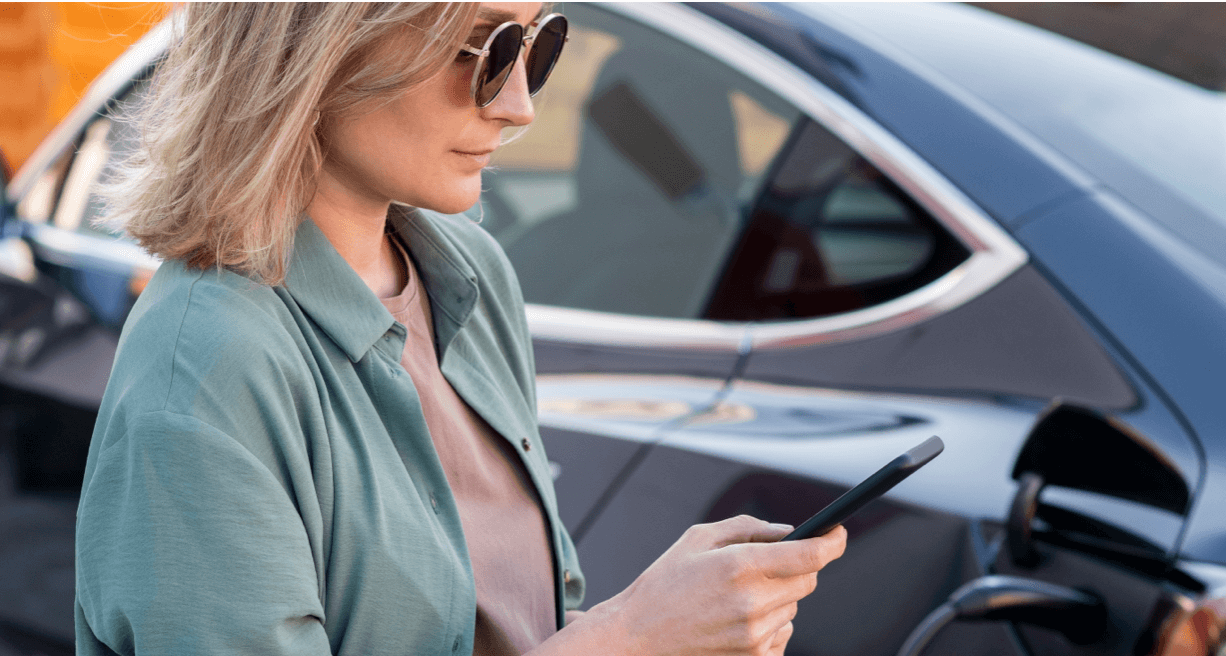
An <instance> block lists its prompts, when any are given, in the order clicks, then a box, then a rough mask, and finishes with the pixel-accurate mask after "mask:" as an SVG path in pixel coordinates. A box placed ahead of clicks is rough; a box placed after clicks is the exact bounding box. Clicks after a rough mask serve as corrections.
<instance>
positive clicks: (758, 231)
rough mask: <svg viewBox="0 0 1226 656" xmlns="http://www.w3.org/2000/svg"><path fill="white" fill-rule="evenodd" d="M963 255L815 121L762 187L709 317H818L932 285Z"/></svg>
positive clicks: (891, 185) (893, 187) (910, 202)
mask: <svg viewBox="0 0 1226 656" xmlns="http://www.w3.org/2000/svg"><path fill="white" fill-rule="evenodd" d="M968 255H969V253H968V252H967V250H966V249H965V247H963V246H962V245H961V244H960V243H958V241H957V240H955V239H954V238H953V237H952V236H951V235H949V233H948V232H946V231H945V230H944V229H943V228H942V227H941V226H940V225H939V224H938V223H937V222H936V221H935V220H934V219H933V218H932V217H931V216H930V215H929V214H928V213H927V212H925V211H924V210H923V209H922V208H921V207H920V206H919V205H918V204H916V203H915V202H914V201H913V200H911V198H910V197H908V196H907V195H906V194H904V193H903V192H902V191H901V190H900V189H899V188H898V187H897V186H896V185H895V184H894V183H893V182H891V181H890V179H889V178H887V177H885V176H884V175H883V174H882V173H881V172H880V171H879V170H877V168H876V167H874V166H873V165H872V164H870V163H869V162H868V161H867V160H865V159H864V158H863V157H861V156H860V155H859V154H857V153H856V152H855V151H854V150H852V149H851V148H850V147H848V146H847V145H846V144H844V143H843V142H842V141H840V140H839V139H838V138H837V137H835V136H834V135H833V134H831V133H830V132H829V131H827V130H826V129H825V128H823V127H821V126H820V125H818V124H817V123H814V122H812V121H805V122H804V123H803V124H802V125H800V126H799V127H798V128H797V130H796V133H795V136H794V137H793V139H792V140H791V142H790V145H789V147H788V149H787V154H786V155H785V156H784V157H783V158H782V159H781V160H780V163H779V165H778V167H777V169H776V171H775V173H774V174H773V175H772V176H771V178H770V182H769V184H767V185H766V187H765V189H764V190H763V192H762V195H761V198H760V200H759V202H758V203H757V205H756V207H755V209H754V212H753V215H752V220H751V221H750V222H749V225H748V226H747V227H746V229H745V232H744V235H743V236H742V238H741V241H740V243H739V245H738V247H737V250H736V252H735V253H734V254H733V256H732V257H731V259H730V261H729V264H728V267H727V269H726V271H725V272H724V275H723V277H722V279H721V281H720V283H719V286H718V288H717V290H716V293H715V294H714V295H713V297H712V300H711V304H710V307H709V308H708V310H707V317H708V318H711V319H727V320H743V321H752V320H768V319H785V318H799V317H816V316H823V315H829V314H837V313H840V312H847V311H851V310H856V309H859V308H863V307H867V306H870V305H875V304H877V303H881V302H884V301H888V300H890V299H893V298H897V297H898V296H901V295H903V294H906V293H907V292H910V291H913V290H915V289H918V288H919V287H922V286H923V285H926V284H928V283H929V282H932V281H933V280H935V279H936V278H938V277H939V276H941V275H943V274H944V273H946V272H948V271H949V270H950V269H952V268H953V267H955V266H957V265H958V264H959V263H960V262H962V261H963V260H965V259H966V258H967V257H968Z"/></svg>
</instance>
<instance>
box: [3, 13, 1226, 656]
mask: <svg viewBox="0 0 1226 656" xmlns="http://www.w3.org/2000/svg"><path fill="white" fill-rule="evenodd" d="M563 11H564V12H565V13H566V14H567V16H568V18H569V19H570V21H571V40H570V43H569V44H568V46H567V52H566V53H565V55H564V56H563V58H562V61H561V62H560V63H559V64H558V69H557V71H556V72H555V74H554V77H553V79H552V81H551V82H550V85H549V86H548V87H547V90H546V91H545V92H544V93H543V94H542V95H541V96H540V97H539V98H538V119H537V121H536V122H535V123H534V125H533V126H531V128H530V129H528V130H527V131H526V132H525V133H524V134H522V135H521V136H519V137H518V138H517V140H515V141H514V142H513V143H511V144H509V145H507V146H505V147H504V148H503V149H501V150H499V151H498V153H496V156H495V157H496V161H495V166H494V167H493V168H492V170H491V171H489V172H488V173H487V177H486V180H485V184H486V186H487V191H486V192H485V194H484V195H483V198H482V202H481V204H480V205H479V206H478V207H476V208H474V209H473V210H472V211H471V212H470V214H471V215H472V217H473V218H474V220H478V219H479V220H480V221H481V223H482V225H483V226H484V227H485V228H486V229H487V230H488V231H489V232H490V234H492V235H493V236H494V237H495V238H497V239H498V241H499V242H500V243H501V244H502V246H503V248H504V249H505V250H506V252H507V254H508V256H509V257H510V258H511V261H512V262H513V263H514V265H515V268H516V271H517V273H518V275H519V277H520V281H521V284H522V286H523V289H524V293H525V296H526V298H527V300H528V302H529V306H528V316H529V320H530V323H531V326H532V330H533V336H534V343H535V347H536V356H537V371H538V389H539V414H540V423H541V431H542V437H543V439H544V440H545V444H546V448H547V450H548V453H549V455H550V458H551V460H552V461H553V462H554V464H555V466H554V475H555V483H556V486H557V489H558V498H559V502H560V508H561V514H562V518H563V521H565V522H566V523H567V525H568V528H569V529H570V531H571V534H572V536H573V537H574V539H575V541H576V543H577V545H578V549H579V552H580V554H581V560H582V562H583V564H584V572H585V574H586V576H587V580H588V602H589V603H595V602H599V601H601V600H603V599H605V598H607V597H609V596H610V595H612V594H615V593H616V592H618V591H619V590H621V589H622V588H623V587H624V586H626V585H627V584H629V583H630V582H631V581H632V580H633V578H634V577H635V576H636V575H637V574H638V573H639V572H641V571H642V570H643V569H644V568H645V567H646V566H647V565H648V564H649V563H650V562H651V561H652V560H653V559H654V558H655V557H657V556H658V555H659V554H660V553H661V552H662V551H663V550H664V549H665V548H666V547H667V546H668V545H669V544H671V543H672V541H673V540H675V539H676V538H677V537H678V536H679V535H680V533H681V532H682V531H683V530H684V529H685V528H686V527H688V526H689V525H691V524H693V523H696V522H703V521H712V520H718V519H721V518H724V517H728V516H731V515H735V514H739V513H750V514H754V515H757V516H759V517H763V518H765V519H769V520H772V521H786V522H793V523H795V522H799V521H801V520H803V519H804V518H805V517H806V516H808V515H809V514H811V513H812V512H813V511H815V510H817V509H818V508H819V507H821V506H822V505H824V503H826V502H827V501H830V500H832V499H833V498H835V497H836V496H837V495H839V494H840V493H841V492H842V491H844V490H846V489H847V488H848V487H850V486H851V485H853V484H854V483H856V482H857V481H858V480H859V479H861V478H862V477H864V476H865V475H867V474H869V473H871V472H872V471H873V470H875V469H876V468H877V467H878V466H880V465H881V464H884V463H885V462H886V461H888V460H889V459H890V458H892V457H893V456H895V455H897V454H898V453H901V452H902V451H904V450H906V449H907V448H910V447H911V446H914V445H915V444H917V443H919V442H920V441H922V440H923V439H924V438H926V437H928V436H930V435H933V434H936V435H940V436H941V438H942V439H943V440H944V441H945V444H946V451H945V453H944V454H943V455H942V456H941V457H940V458H938V459H937V460H936V461H934V462H933V463H932V464H931V465H929V466H928V467H926V468H925V469H924V470H923V471H921V472H920V473H918V474H917V475H915V476H913V477H911V478H910V479H908V480H907V481H906V482H904V483H903V484H901V485H899V486H898V487H897V488H895V489H894V491H893V492H891V493H890V494H889V495H887V496H886V497H885V498H883V499H881V500H879V501H877V502H875V503H874V504H872V505H871V506H869V507H868V508H867V509H866V510H865V511H864V512H862V513H861V514H860V515H857V516H856V517H855V518H854V519H853V520H851V521H849V522H848V524H847V528H848V531H849V534H850V544H849V546H848V549H847V553H846V555H845V556H844V557H843V558H842V559H841V560H839V561H837V562H836V563H834V564H832V565H831V566H830V567H828V568H827V569H826V570H824V571H823V572H822V576H821V580H820V585H819V587H818V590H817V592H816V593H815V594H813V595H812V596H811V597H810V598H808V599H806V600H805V601H804V602H803V603H802V605H801V608H800V612H799V615H798V616H797V618H796V620H795V627H796V632H795V635H794V637H793V638H792V641H791V643H790V645H789V647H788V654H796V655H800V654H805V655H815V656H816V655H826V654H839V655H843V654H866V655H877V654H882V655H886V654H894V653H897V652H898V650H899V648H900V646H902V645H903V644H904V642H905V641H906V640H907V638H908V636H909V635H911V634H912V632H913V631H914V630H916V628H917V627H925V626H926V627H929V628H932V629H933V633H934V637H933V642H932V643H931V644H930V646H929V651H928V652H927V653H957V654H1019V655H1021V654H1154V655H1158V656H1174V655H1175V654H1201V655H1208V654H1220V653H1223V652H1222V650H1223V649H1224V646H1223V644H1224V643H1223V632H1224V629H1226V509H1224V508H1223V506H1224V502H1226V403H1224V402H1223V393H1224V392H1226V373H1224V372H1226V338H1224V335H1226V185H1224V184H1222V181H1223V180H1226V120H1224V119H1226V99H1224V98H1223V95H1222V94H1221V93H1214V92H1210V91H1206V90H1203V89H1200V88H1197V87H1193V86H1191V85H1189V84H1186V83H1183V82H1180V81H1178V80H1175V79H1173V78H1170V77H1167V76H1165V75H1163V74H1160V73H1157V72H1155V71H1152V70H1149V69H1146V68H1144V67H1142V66H1139V65H1136V64H1133V63H1130V62H1127V61H1125V60H1122V59H1120V58H1117V57H1115V56H1112V55H1108V54H1106V53H1103V52H1101V51H1098V50H1095V49H1093V48H1090V47H1088V46H1084V45H1081V44H1078V43H1076V42H1073V41H1070V40H1067V39H1064V38H1062V37H1057V36H1055V35H1052V34H1050V33H1047V32H1044V31H1042V30H1038V29H1034V28H1030V27H1027V26H1025V25H1022V24H1020V23H1016V22H1014V21H1011V20H1009V19H1005V18H1002V17H999V16H996V15H993V14H989V13H987V12H985V11H982V10H979V9H976V8H973V7H967V6H961V5H911V4H907V5H881V4H874V3H868V4H862V5H748V6H740V5H737V6H728V5H717V4H699V5H694V6H683V5H656V4H632V5H609V6H605V5H596V4H591V5H589V4H574V5H565V6H564V7H563ZM168 38H169V33H168V31H167V29H166V28H165V26H163V27H161V28H159V29H157V30H155V31H153V32H151V33H150V35H149V36H148V37H147V38H146V39H145V40H144V41H142V42H141V44H139V45H138V46H137V47H135V48H134V49H133V50H132V51H130V52H129V53H128V54H127V55H125V57H124V58H122V59H121V60H119V61H118V62H116V64H115V65H114V66H113V67H112V68H111V69H110V70H109V71H108V72H107V73H106V74H104V76H103V77H102V78H100V79H99V81H98V82H96V83H95V85H94V87H93V88H92V90H91V92H90V94H89V95H88V96H87V97H86V98H85V99H83V100H82V102H81V104H80V105H79V106H78V107H77V109H76V110H75V111H74V112H73V114H72V115H71V116H69V118H68V119H67V120H66V121H65V122H64V123H63V124H62V125H61V126H60V127H59V128H58V129H57V131H56V132H55V133H54V134H52V135H51V136H50V137H49V138H48V140H47V141H46V143H45V144H44V145H43V147H42V148H41V149H40V150H39V151H38V152H37V153H36V154H35V155H34V156H33V157H31V159H30V160H29V161H28V163H27V164H26V165H25V166H24V167H23V168H22V170H21V171H20V172H19V173H18V175H17V176H16V178H15V179H14V180H13V181H12V182H11V183H9V184H8V186H7V194H8V198H7V199H8V201H9V204H10V208H11V209H12V212H11V213H15V216H10V217H8V218H7V219H6V221H5V222H4V224H3V230H4V235H5V239H4V240H3V242H2V243H0V268H3V275H0V307H2V308H3V310H2V311H0V385H2V386H3V387H2V388H0V393H2V394H3V397H2V398H0V432H2V442H0V445H2V446H0V448H2V449H3V453H4V456H5V457H4V459H3V462H4V463H6V465H7V470H5V471H4V473H3V476H4V477H5V478H4V480H3V481H0V483H3V484H4V489H3V490H0V526H2V528H0V535H2V536H3V537H0V640H5V641H8V642H9V643H11V644H12V647H10V649H11V650H12V651H13V652H14V653H34V651H37V650H41V651H42V652H43V653H69V652H70V651H71V641H72V528H73V519H74V512H75V504H76V496H75V495H76V492H77V490H78V488H79V485H80V480H81V474H82V470H83V466H84V457H85V452H86V446H87V444H88V439H89V432H90V429H91V427H92V418H93V413H94V411H95V410H96V408H97V404H98V401H99V399H100V397H101V392H102V389H103V387H104V384H105V380H106V376H107V373H108V371H109V366H110V361H111V358H112V357H113V354H114V348H115V344H116V341H117V339H118V330H119V327H120V325H121V324H122V321H123V318H124V316H125V314H126V311H127V309H128V308H129V307H130V305H131V302H132V300H133V299H134V294H135V293H137V292H138V291H139V289H140V287H141V285H142V284H143V281H144V280H146V279H147V277H148V275H149V272H150V271H151V270H152V269H153V268H155V267H156V266H157V263H156V261H153V260H151V259H150V258H149V257H148V256H147V255H145V254H143V253H142V252H141V251H140V250H139V249H137V248H136V247H135V246H134V245H133V244H131V243H130V242H129V241H127V240H125V239H124V238H123V237H122V235H118V234H112V233H110V232H108V231H106V230H105V229H100V228H97V227H95V226H94V225H93V224H92V223H91V221H92V219H93V218H94V217H95V216H96V215H97V213H98V211H99V204H98V202H97V199H96V197H95V196H94V194H93V190H94V189H95V187H94V185H95V184H96V182H97V180H98V179H99V178H100V176H103V175H105V172H106V170H107V166H108V163H110V162H114V161H115V160H116V159H117V158H119V157H122V156H123V154H124V153H125V152H126V151H129V150H130V149H131V147H132V144H133V143H134V142H133V139H134V136H133V133H132V130H131V128H130V126H127V125H125V124H124V123H123V122H122V121H119V120H116V118H115V117H116V116H117V115H118V112H120V111H122V109H123V108H124V107H125V106H127V105H129V104H130V103H134V102H139V99H140V97H141V94H142V91H143V89H144V88H145V86H144V85H145V83H146V82H145V81H146V80H147V76H148V73H149V71H150V70H151V69H152V67H153V66H154V65H155V63H156V61H157V58H158V56H159V55H160V53H161V52H163V51H164V49H165V47H166V44H167V41H168ZM1002 576H1004V577H1011V578H999V577H1002ZM985 577H986V578H985ZM992 577H997V578H992ZM1035 582H1038V583H1035ZM967 583H974V584H975V585H976V586H979V587H976V588H974V589H973V590H972V592H974V593H975V594H982V595H988V596H991V595H992V594H995V593H1001V595H1003V592H1002V591H1007V590H1012V589H1014V588H1009V587H1008V586H1022V587H1023V588H1025V589H1027V590H1029V591H1030V593H1032V594H1031V597H1028V599H1030V600H1031V601H1030V602H1026V603H1031V604H1032V605H1031V606H1028V607H1026V608H1021V609H1019V608H1017V607H1016V605H1017V604H1018V603H1021V602H1018V601H1017V599H1020V598H1021V597H1017V596H1016V595H1015V596H1014V597H1010V598H1009V599H1012V601H1009V600H1006V601H1002V602H1000V603H1001V604H1003V605H1000V606H998V607H996V610H995V611H993V614H990V616H988V617H982V613H981V614H980V615H981V616H978V617H976V616H975V612H974V611H973V609H971V605H970V604H969V602H966V599H962V600H961V602H960V604H961V605H958V606H957V608H958V609H959V612H962V613H963V615H964V616H965V617H964V619H966V620H967V621H954V622H952V623H950V624H948V625H947V626H944V627H943V628H941V629H940V630H939V631H936V629H935V627H937V626H938V625H937V624H934V623H933V622H935V621H936V620H935V619H934V617H935V616H934V615H931V614H932V613H933V612H934V609H939V608H941V607H942V604H943V603H944V602H945V601H946V600H947V599H948V598H949V597H950V595H951V594H954V593H955V592H956V591H959V590H961V592H958V594H964V593H965V591H966V590H967V588H963V587H961V586H964V584H967ZM1039 584H1050V585H1048V587H1043V586H1042V585H1039ZM1026 586H1031V587H1030V588H1026ZM1053 586H1059V587H1058V588H1057V587H1053ZM1068 590H1073V591H1080V593H1087V594H1089V595H1090V598H1092V599H1093V600H1094V601H1095V604H1097V605H1096V606H1095V608H1096V609H1097V611H1098V612H1101V613H1103V616H1102V618H1101V620H1102V623H1101V624H1099V625H1094V626H1090V624H1091V620H1089V619H1087V620H1086V621H1085V622H1082V623H1081V624H1082V626H1081V629H1082V630H1081V631H1078V630H1074V628H1070V627H1069V626H1067V625H1066V624H1064V623H1062V622H1061V621H1060V620H1059V618H1060V617H1067V614H1066V613H1065V611H1068V610H1069V608H1068V607H1062V608H1063V610H1060V611H1059V612H1055V613H1045V612H1044V608H1047V609H1050V608H1053V607H1055V606H1053V604H1054V603H1055V602H1053V601H1052V599H1054V598H1055V597H1053V595H1056V596H1058V595H1057V592H1059V591H1068ZM1053 591H1055V592H1053ZM966 594H969V593H966ZM1001 595H998V596H997V597H993V599H995V600H996V601H1000V600H1001V599H1003V598H1004V596H1007V595H1004V596H1001ZM1045 595H1046V596H1045ZM977 598H978V597H977ZM1035 600H1037V601H1035ZM963 602H965V603H963ZM1011 604H1012V605H1011ZM1035 604H1037V610H1036V606H1035ZM1044 604H1046V606H1044ZM951 608H952V606H951ZM1085 617H1091V616H1090V615H1087V616H1085ZM926 618H928V619H927V620H926ZM1053 618H1054V619H1053ZM970 620H976V621H970ZM925 622H928V623H927V624H925ZM1086 626H1090V628H1089V629H1086ZM23 650H24V651H23ZM56 650H59V651H56Z"/></svg>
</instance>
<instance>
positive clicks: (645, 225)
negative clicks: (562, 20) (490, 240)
mask: <svg viewBox="0 0 1226 656" xmlns="http://www.w3.org/2000/svg"><path fill="white" fill-rule="evenodd" d="M567 16H568V18H569V19H570V20H571V38H570V42H569V44H568V45H567V50H566V52H565V53H564V54H563V56H562V59H561V61H560V62H559V64H558V69H557V70H556V71H555V73H554V76H553V78H551V80H550V82H549V84H548V85H547V86H546V87H545V90H544V91H543V92H542V95H541V96H540V97H538V99H537V111H538V118H537V120H536V122H535V123H534V124H533V125H532V126H531V128H530V129H529V130H527V132H526V133H525V134H524V135H522V136H521V137H520V138H519V139H518V140H517V141H515V142H514V143H511V144H509V145H507V146H504V147H503V148H502V149H500V150H499V151H498V152H497V153H496V154H495V162H494V163H495V167H496V169H495V170H494V171H492V172H490V173H489V174H487V177H486V179H485V184H486V189H487V191H486V193H485V195H484V197H483V202H482V204H481V206H480V207H479V208H475V209H474V210H473V211H472V214H474V215H477V216H481V217H482V222H483V225H484V226H485V227H486V228H487V229H488V230H489V231H490V233H491V234H493V235H494V236H495V238H497V239H498V240H499V241H500V242H501V243H502V245H503V247H504V249H505V250H506V252H507V254H508V256H509V257H510V258H511V261H512V262H513V264H514V265H515V269H516V271H517V273H518V274H519V277H520V282H521V284H522V286H523V289H524V295H525V297H526V299H527V300H528V302H530V303H543V304H550V305H559V306H565V307H573V308H583V309H591V310H603V311H609V312H620V313H628V314H638V315H649V316H659V317H689V318H695V317H699V316H701V315H702V313H703V311H704V309H705V307H706V305H707V303H708V301H709V298H710V296H711V294H712V292H713V290H714V288H715V286H716V283H717V281H718V280H719V277H720V275H721V271H722V267H723V264H724V263H725V262H726V261H727V258H728V254H729V253H731V252H732V250H733V249H734V246H735V244H736V241H737V239H738V237H739V235H740V234H741V232H742V231H743V229H744V225H745V222H746V219H747V217H748V208H749V207H750V206H751V204H752V202H753V200H754V198H755V197H756V195H757V192H758V189H759V187H760V186H761V183H762V180H763V177H764V175H765V173H766V172H767V170H768V168H769V165H770V163H771V162H772V161H773V160H774V159H775V157H776V155H777V154H778V153H779V151H780V149H781V147H782V146H783V144H784V143H785V142H786V139H787V136H788V134H789V132H790V130H791V128H792V126H793V125H794V124H795V123H796V121H797V119H798V117H799V113H798V112H797V110H795V109H794V108H792V107H791V106H790V105H788V104H786V103H784V102H783V101H781V100H780V99H779V98H778V97H776V96H774V95H773V94H771V93H769V92H767V91H766V90H764V89H763V88H762V87H760V86H759V85H757V84H756V83H755V82H753V81H752V80H749V79H748V78H745V77H744V76H741V75H740V74H738V73H736V72H734V71H732V70H730V69H728V68H727V67H726V66H724V65H723V64H721V63H719V62H717V61H715V60H714V59H712V58H710V57H707V56H706V55H704V54H702V53H700V52H698V51H696V50H694V49H692V48H690V47H688V46H685V45H683V44H680V43H678V42H677V41H675V40H674V39H672V38H671V37H667V36H665V35H662V34H660V33H658V32H654V31H652V30H649V29H646V28H644V27H643V26H641V25H638V24H635V23H633V22H630V21H626V20H623V19H621V18H619V17H616V16H613V15H610V14H609V13H607V12H605V11H603V10H600V9H597V8H594V7H589V6H586V5H568V6H567Z"/></svg>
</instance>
